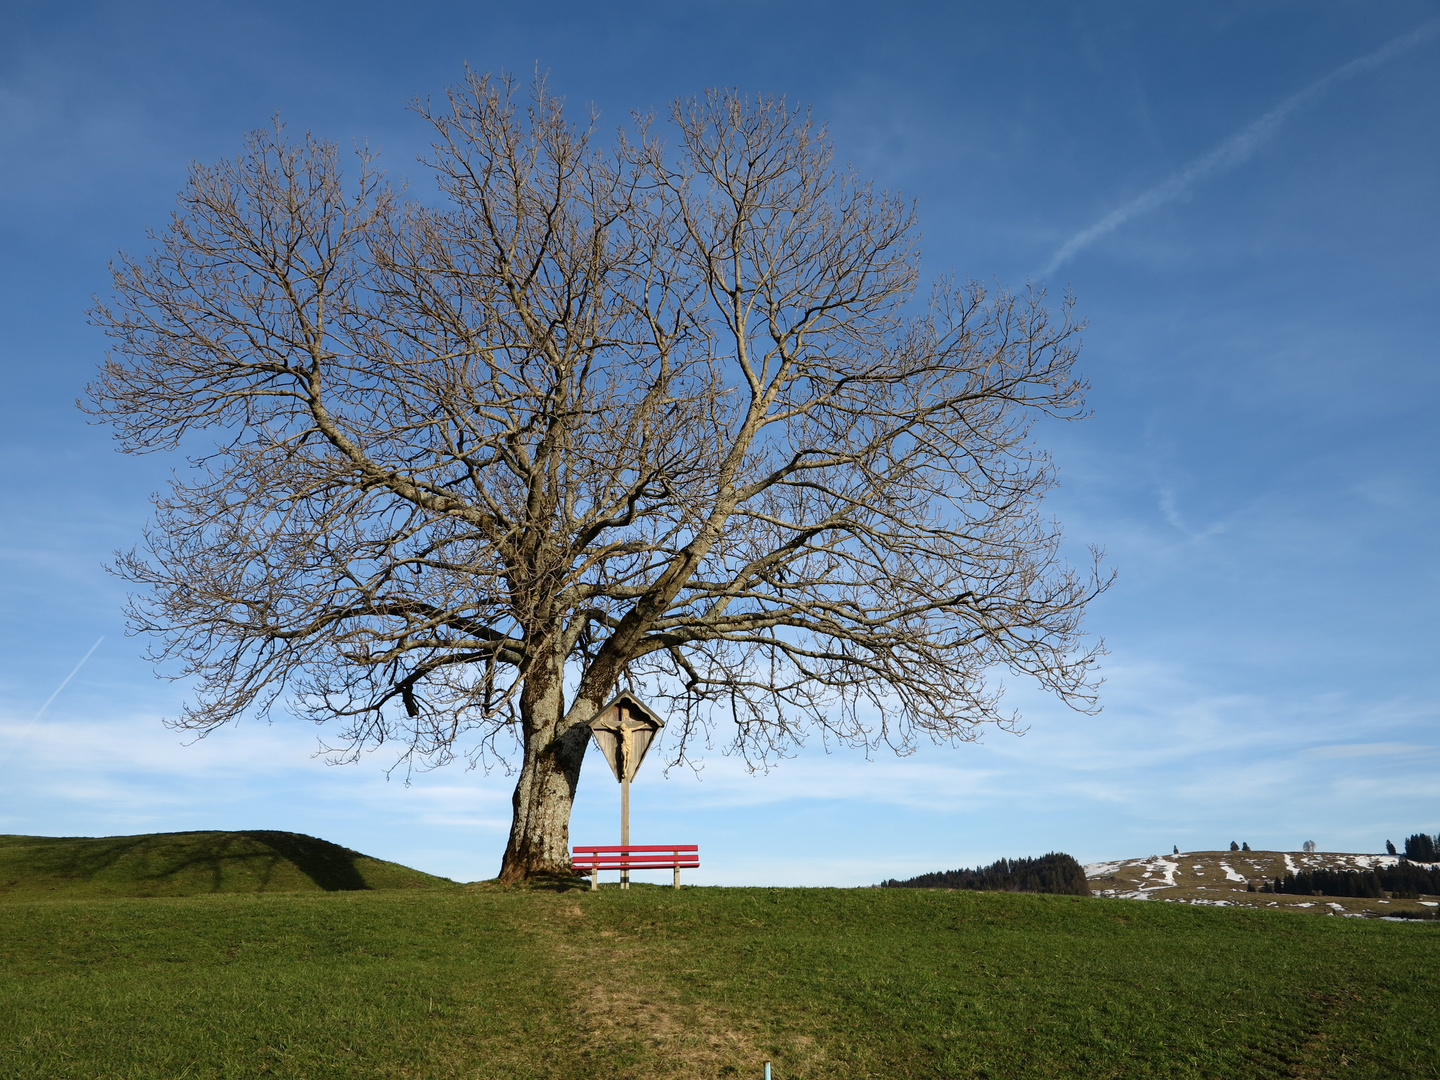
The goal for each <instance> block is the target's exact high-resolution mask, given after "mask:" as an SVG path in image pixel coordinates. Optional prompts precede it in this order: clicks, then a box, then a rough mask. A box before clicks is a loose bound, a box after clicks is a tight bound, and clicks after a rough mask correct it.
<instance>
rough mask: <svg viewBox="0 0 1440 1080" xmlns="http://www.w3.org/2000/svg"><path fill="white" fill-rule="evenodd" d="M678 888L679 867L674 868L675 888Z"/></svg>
mask: <svg viewBox="0 0 1440 1080" xmlns="http://www.w3.org/2000/svg"><path fill="white" fill-rule="evenodd" d="M679 887H680V867H679V866H676V867H675V888H677V889H678V888H679Z"/></svg>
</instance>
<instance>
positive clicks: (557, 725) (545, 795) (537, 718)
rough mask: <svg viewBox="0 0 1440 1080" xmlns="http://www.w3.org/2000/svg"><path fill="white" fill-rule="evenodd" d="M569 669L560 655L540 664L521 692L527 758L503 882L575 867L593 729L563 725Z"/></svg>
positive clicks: (519, 782)
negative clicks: (577, 813) (573, 827)
mask: <svg viewBox="0 0 1440 1080" xmlns="http://www.w3.org/2000/svg"><path fill="white" fill-rule="evenodd" d="M563 671H564V666H563V663H562V662H561V661H560V660H559V659H558V658H555V659H554V661H553V662H550V663H545V664H540V665H536V668H535V669H534V670H532V672H531V673H530V676H529V677H528V678H527V679H526V680H525V685H524V686H523V687H522V689H521V692H520V719H521V725H522V727H523V729H524V748H523V752H524V759H523V761H522V763H521V766H520V776H519V779H518V780H517V781H516V784H515V794H514V795H513V796H512V800H511V801H512V805H513V807H514V815H513V817H512V819H511V823H510V839H509V842H508V843H506V845H505V855H504V857H503V858H502V859H501V862H500V875H499V878H498V880H499V882H500V884H502V885H514V884H516V883H518V882H521V881H526V880H534V879H537V878H540V879H543V878H545V877H548V876H552V875H563V876H569V875H570V874H571V872H572V871H571V867H570V810H571V807H572V806H573V805H574V803H575V789H576V787H577V786H578V785H579V783H580V766H581V765H582V764H583V763H584V761H585V749H586V746H587V745H588V742H589V737H590V729H589V728H588V727H586V726H585V725H584V724H580V725H576V726H574V727H571V728H569V729H568V730H566V731H564V732H561V730H560V729H561V721H562V720H563V719H564V717H565V691H564V678H563Z"/></svg>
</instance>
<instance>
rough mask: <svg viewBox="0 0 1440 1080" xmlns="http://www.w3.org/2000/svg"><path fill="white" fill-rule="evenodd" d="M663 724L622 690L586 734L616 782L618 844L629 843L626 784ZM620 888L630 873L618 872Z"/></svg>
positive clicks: (628, 792)
mask: <svg viewBox="0 0 1440 1080" xmlns="http://www.w3.org/2000/svg"><path fill="white" fill-rule="evenodd" d="M664 726H665V721H663V720H661V719H660V717H658V716H656V715H655V714H654V713H653V712H651V711H650V710H649V709H648V708H647V707H646V706H645V703H644V702H642V701H641V700H640V699H639V698H637V697H636V696H635V695H634V694H632V693H630V692H629V691H626V692H624V693H622V694H620V695H619V696H618V697H616V698H615V700H613V701H612V702H610V704H609V705H606V706H605V708H603V709H601V710H600V712H599V714H598V715H597V716H596V717H595V718H594V719H593V720H591V721H590V734H591V735H593V736H594V737H595V745H596V746H598V747H600V752H601V753H602V754H604V755H605V760H606V761H607V762H609V764H610V771H611V772H613V773H614V774H615V779H616V780H618V781H620V843H621V844H622V845H624V846H628V845H629V843H630V781H631V780H633V779H634V778H635V774H636V773H637V772H639V771H640V763H641V762H642V761H644V760H645V754H646V752H647V751H648V750H649V749H650V744H651V743H653V742H654V741H655V736H656V735H657V734H659V732H660V729H661V728H662V727H664ZM620 887H621V888H622V889H628V888H629V887H630V871H629V870H621V871H620Z"/></svg>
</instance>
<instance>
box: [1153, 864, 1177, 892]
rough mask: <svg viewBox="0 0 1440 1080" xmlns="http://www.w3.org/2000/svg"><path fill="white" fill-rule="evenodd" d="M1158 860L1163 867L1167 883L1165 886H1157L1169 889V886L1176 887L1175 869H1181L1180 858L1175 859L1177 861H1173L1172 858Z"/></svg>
mask: <svg viewBox="0 0 1440 1080" xmlns="http://www.w3.org/2000/svg"><path fill="white" fill-rule="evenodd" d="M1157 861H1158V862H1159V863H1160V868H1161V870H1162V871H1163V873H1164V878H1163V880H1164V882H1165V884H1164V885H1163V886H1159V885H1157V886H1156V888H1167V889H1169V888H1174V887H1175V871H1177V870H1179V869H1180V862H1179V860H1175V861H1173V862H1172V861H1171V860H1170V859H1159V860H1157Z"/></svg>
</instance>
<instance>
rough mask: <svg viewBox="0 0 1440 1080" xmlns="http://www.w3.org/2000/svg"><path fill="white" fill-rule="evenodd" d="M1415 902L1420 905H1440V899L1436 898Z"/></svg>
mask: <svg viewBox="0 0 1440 1080" xmlns="http://www.w3.org/2000/svg"><path fill="white" fill-rule="evenodd" d="M1417 903H1418V904H1419V905H1420V906H1421V907H1440V901H1437V900H1419V901H1417Z"/></svg>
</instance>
